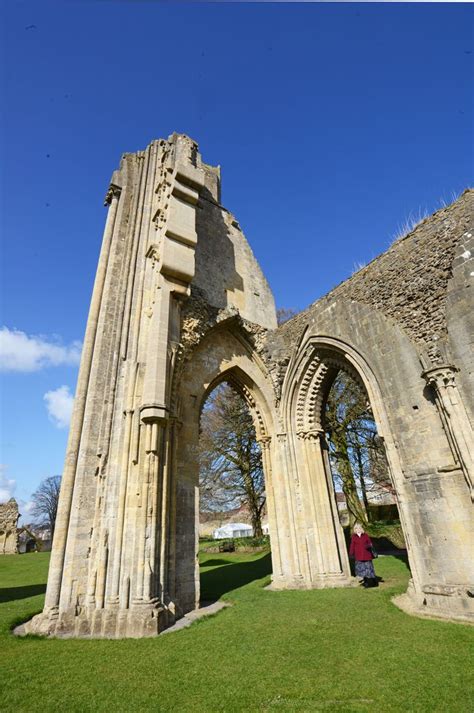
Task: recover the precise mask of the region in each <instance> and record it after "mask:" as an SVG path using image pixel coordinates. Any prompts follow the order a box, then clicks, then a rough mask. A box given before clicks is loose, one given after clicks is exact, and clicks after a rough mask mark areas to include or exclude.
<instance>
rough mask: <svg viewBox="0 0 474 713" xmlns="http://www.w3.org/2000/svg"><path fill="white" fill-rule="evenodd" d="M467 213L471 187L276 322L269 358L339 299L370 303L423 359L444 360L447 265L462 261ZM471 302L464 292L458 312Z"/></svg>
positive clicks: (473, 200)
mask: <svg viewBox="0 0 474 713" xmlns="http://www.w3.org/2000/svg"><path fill="white" fill-rule="evenodd" d="M473 212H474V190H467V191H465V192H464V193H463V194H462V196H461V197H460V198H459V199H458V200H457V201H456V202H455V203H453V204H452V205H450V206H448V207H446V208H443V209H441V210H439V211H437V212H436V213H435V214H434V215H432V216H430V217H428V218H425V220H423V221H422V222H421V223H420V224H419V225H418V226H417V227H416V228H415V229H414V230H413V231H412V232H410V233H409V234H408V235H406V236H405V237H404V238H401V239H399V240H397V241H395V242H394V243H393V245H392V246H391V247H390V248H389V249H388V250H387V251H386V252H385V253H383V254H382V255H380V256H379V257H377V258H375V259H374V260H373V261H372V262H370V263H369V264H368V265H367V266H366V267H364V268H362V269H361V270H359V271H358V272H357V273H356V274H355V275H353V276H352V277H350V278H349V279H348V280H346V281H345V282H343V283H341V284H340V285H339V286H338V287H336V288H334V289H333V290H331V291H330V292H329V293H328V294H327V295H326V296H325V297H323V298H322V299H320V300H317V302H315V303H314V304H313V305H311V306H310V307H308V309H306V310H304V311H303V312H301V313H300V314H298V315H297V316H296V317H294V318H293V319H291V320H290V321H288V322H287V323H286V324H284V325H282V326H281V327H280V328H279V329H278V330H277V332H276V335H275V337H276V339H275V344H279V345H280V350H281V352H282V353H281V352H280V350H279V349H278V347H277V348H276V351H275V347H274V348H273V350H272V351H274V353H275V356H276V357H277V358H284V356H285V355H286V356H288V355H289V354H290V353H291V350H292V345H294V344H295V342H297V341H298V340H299V338H300V336H301V334H302V332H303V330H304V329H305V327H306V325H307V324H308V322H309V321H310V320H311V319H312V314H313V313H314V312H315V311H320V310H321V309H322V308H323V305H329V304H332V303H333V302H334V301H335V300H339V301H341V300H342V301H345V302H351V301H355V302H359V303H361V304H365V305H367V306H370V307H372V308H373V309H375V310H377V311H378V312H381V313H382V314H383V315H385V316H386V317H388V318H389V319H390V320H391V321H393V322H395V323H396V324H398V326H399V327H400V328H401V329H403V330H404V331H405V332H406V334H407V336H408V337H409V338H410V339H411V341H413V342H414V344H416V346H417V348H418V351H419V352H420V354H421V355H422V356H423V357H424V358H425V359H426V360H427V362H428V363H432V364H433V365H435V364H437V363H445V362H446V361H449V358H450V345H449V343H448V323H447V317H446V300H447V295H448V289H451V288H450V287H449V283H450V280H451V278H452V276H453V269H455V268H459V267H460V265H463V264H465V258H462V257H461V255H462V254H463V253H464V252H466V251H467V250H469V247H467V241H469V240H470V238H466V236H467V234H468V233H469V227H470V226H471V230H472V216H473ZM461 247H462V252H461ZM471 247H472V245H471ZM471 300H472V297H471V295H470V292H469V291H468V292H467V293H466V294H465V296H464V300H463V305H462V306H461V312H462V313H463V314H464V315H466V314H467V313H469V312H472V310H469V309H466V308H469V306H470V304H471ZM464 318H465V317H464ZM466 338H467V336H466V335H465V336H464V337H463V338H462V340H463V341H465V339H466ZM284 345H285V346H286V349H285V346H284Z"/></svg>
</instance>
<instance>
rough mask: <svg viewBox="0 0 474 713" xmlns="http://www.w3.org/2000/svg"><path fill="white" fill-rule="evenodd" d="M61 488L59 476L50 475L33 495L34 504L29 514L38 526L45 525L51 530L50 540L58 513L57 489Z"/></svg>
mask: <svg viewBox="0 0 474 713" xmlns="http://www.w3.org/2000/svg"><path fill="white" fill-rule="evenodd" d="M60 487H61V476H60V475H52V476H51V477H50V478H46V480H43V481H42V483H41V484H40V486H39V488H38V489H37V490H36V491H35V492H34V493H33V495H32V501H33V503H34V506H33V509H32V512H31V514H32V515H33V517H35V518H38V522H39V524H46V525H48V527H49V528H50V530H51V539H53V535H54V526H55V524H56V515H57V511H58V500H59V489H60Z"/></svg>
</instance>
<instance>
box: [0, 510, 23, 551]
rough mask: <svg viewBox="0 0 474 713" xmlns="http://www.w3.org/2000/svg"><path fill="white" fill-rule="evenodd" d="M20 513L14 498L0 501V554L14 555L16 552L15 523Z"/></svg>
mask: <svg viewBox="0 0 474 713" xmlns="http://www.w3.org/2000/svg"><path fill="white" fill-rule="evenodd" d="M19 517H20V514H19V512H18V503H17V501H16V500H15V498H10V500H9V501H8V502H6V503H0V554H2V555H14V554H17V552H18V533H17V524H18V518H19Z"/></svg>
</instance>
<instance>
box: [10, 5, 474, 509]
mask: <svg viewBox="0 0 474 713" xmlns="http://www.w3.org/2000/svg"><path fill="white" fill-rule="evenodd" d="M0 12H1V18H0V22H1V26H2V30H1V31H2V37H1V45H2V50H1V51H2V53H3V56H2V74H1V79H0V81H1V85H0V86H1V96H2V115H1V120H0V121H1V124H0V125H1V142H2V143H1V146H2V171H1V234H2V258H1V259H2V314H1V319H2V323H1V324H2V329H1V332H0V338H1V343H2V349H3V361H2V367H1V368H2V374H1V380H2V386H1V408H2V413H1V419H2V422H1V455H0V462H1V464H2V466H1V470H0V501H2V500H3V499H5V498H7V497H8V496H10V495H15V497H17V499H18V500H19V501H20V506H21V508H20V509H21V510H22V511H23V513H24V514H25V518H26V520H28V503H29V501H30V498H31V493H32V491H33V490H34V489H35V488H36V487H37V485H38V484H39V482H40V481H41V480H42V479H43V478H45V477H48V476H50V475H54V474H56V473H60V472H61V470H62V465H63V459H64V451H65V446H66V439H67V426H68V421H69V415H70V409H71V402H72V395H73V393H74V388H75V382H76V377H77V366H78V361H79V356H80V349H81V340H82V338H83V334H84V329H85V324H86V319H87V312H88V307H89V300H90V295H91V290H92V284H93V279H94V274H95V268H96V261H97V257H98V251H99V247H100V241H101V237H102V231H103V225H104V221H105V209H104V207H103V205H102V203H103V196H104V194H105V191H106V188H107V186H108V181H109V179H110V176H111V173H112V171H113V170H114V168H115V167H117V166H118V163H119V160H120V155H121V154H122V153H123V152H126V151H127V152H133V151H137V150H139V149H143V148H145V147H146V145H147V144H148V143H149V142H150V141H151V140H152V139H155V138H160V137H167V136H168V135H169V134H171V133H172V132H173V131H178V132H183V133H187V134H188V135H190V136H191V137H192V138H194V139H195V140H196V141H197V142H198V143H199V146H200V151H201V154H202V156H203V159H204V160H205V161H206V162H207V163H211V164H220V165H221V166H222V202H223V204H224V205H225V206H226V207H227V208H229V209H230V210H231V211H232V212H233V213H234V214H235V215H236V216H237V218H238V220H239V222H240V225H241V226H242V228H243V230H244V232H245V234H246V237H247V238H248V240H249V241H250V244H251V246H252V248H253V250H254V252H255V255H256V257H257V259H258V260H259V262H260V264H261V266H262V268H263V271H264V273H265V275H266V277H267V279H268V281H269V283H270V285H271V287H272V289H273V291H274V294H275V298H276V302H277V306H280V307H287V308H294V309H296V310H300V309H303V308H304V307H306V306H307V305H308V304H309V303H311V302H313V301H314V300H315V299H316V298H318V297H320V296H321V295H323V294H325V293H326V292H327V291H328V290H330V289H331V288H332V287H334V286H335V285H337V284H338V283H339V282H341V281H342V280H344V279H345V278H346V277H348V276H350V275H351V273H352V272H354V271H355V270H356V269H357V268H358V267H360V266H361V265H362V264H364V263H367V262H368V261H370V260H371V259H372V258H374V257H375V256H376V255H378V254H380V253H381V252H383V251H384V250H385V249H387V247H388V246H389V245H390V243H391V242H392V240H393V239H394V237H395V236H396V235H397V234H399V233H400V231H403V229H404V226H405V224H406V222H407V221H408V222H410V221H416V220H417V219H418V218H419V217H421V216H423V215H424V214H425V213H431V212H433V211H434V210H436V209H437V208H439V207H441V206H442V205H443V203H449V202H451V201H452V198H453V196H455V195H456V194H458V193H459V192H460V191H462V190H463V189H464V188H466V187H467V186H468V185H469V184H470V181H471V171H472V148H471V147H472V97H471V87H470V82H471V81H472V60H473V57H474V55H473V52H474V48H473V47H472V13H473V8H472V6H471V5H469V4H443V3H441V4H370V3H369V4H357V3H353V4H343V3H341V4H311V3H305V4H299V5H290V4H266V3H264V4H250V3H246V4H227V3H223V4H217V3H210V4H199V3H192V4H183V3H180V4H177V3H172V2H168V3H154V2H144V3H140V2H127V1H116V2H115V1H113V0H102V1H100V0H99V1H96V2H93V1H92V0H90V1H87V0H84V1H82V2H69V1H67V0H62V1H61V2H59V1H57V2H48V1H47V0H42V1H41V2H37V1H35V2H30V1H28V2H20V1H18V2H14V3H2V5H1V8H0Z"/></svg>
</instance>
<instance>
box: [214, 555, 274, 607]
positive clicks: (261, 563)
mask: <svg viewBox="0 0 474 713" xmlns="http://www.w3.org/2000/svg"><path fill="white" fill-rule="evenodd" d="M210 562H219V560H210V561H209V562H204V563H203V566H204V567H205V566H207V565H209V564H210ZM271 573H272V559H271V554H270V553H268V554H266V555H265V556H264V557H260V558H259V559H257V560H252V561H251V562H235V563H234V562H229V561H228V560H226V563H225V565H224V564H222V566H220V567H216V568H215V569H212V570H210V571H209V572H201V601H202V602H209V603H211V602H215V601H217V600H218V599H220V598H221V597H222V595H223V594H227V592H232V591H233V590H234V589H238V588H239V587H243V586H244V584H248V583H249V582H253V581H254V580H255V579H262V578H263V577H266V576H268V575H269V574H271Z"/></svg>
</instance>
